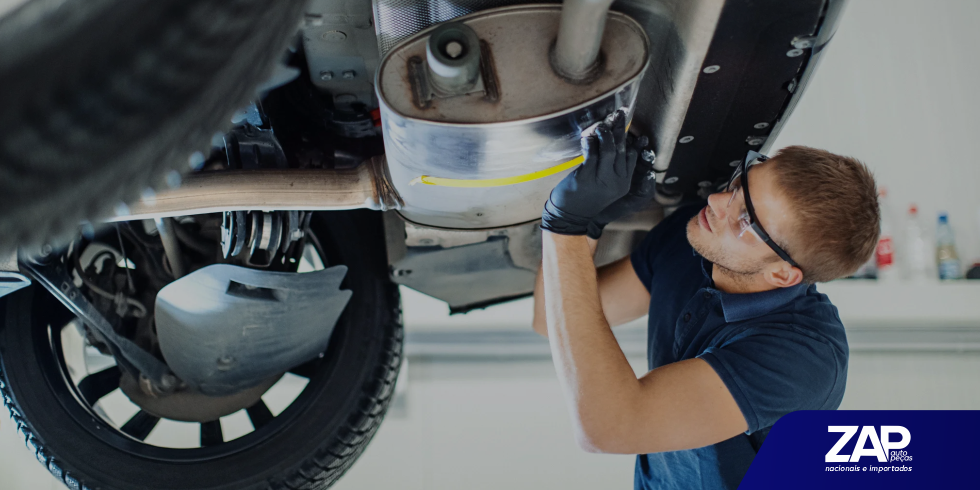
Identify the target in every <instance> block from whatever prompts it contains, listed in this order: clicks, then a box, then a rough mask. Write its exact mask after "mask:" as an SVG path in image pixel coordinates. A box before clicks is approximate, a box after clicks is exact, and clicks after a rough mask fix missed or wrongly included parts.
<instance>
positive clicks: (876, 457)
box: [738, 410, 980, 490]
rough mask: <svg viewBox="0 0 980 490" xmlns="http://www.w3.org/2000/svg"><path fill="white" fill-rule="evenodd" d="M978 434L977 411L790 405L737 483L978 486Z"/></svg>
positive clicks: (749, 486) (747, 486) (747, 488)
mask: <svg viewBox="0 0 980 490" xmlns="http://www.w3.org/2000/svg"><path fill="white" fill-rule="evenodd" d="M978 441H980V411H939V410H936V411H927V410H909V411H898V410H895V411H889V410H868V411H861V410H853V411H851V410H837V411H830V410H827V411H800V412H793V413H791V414H789V415H786V416H784V417H783V418H781V419H779V421H778V422H776V424H775V425H773V427H772V430H771V431H770V432H769V435H768V436H766V441H765V442H764V443H763V444H762V447H761V448H760V449H759V453H758V454H757V455H756V457H755V460H753V461H752V466H751V467H749V470H748V472H747V473H746V474H745V478H743V479H742V484H741V485H739V487H738V488H739V490H756V489H770V488H779V489H783V488H794V489H808V488H814V489H826V488H834V489H848V488H856V489H862V490H866V489H868V488H888V489H896V490H897V489H905V488H914V489H920V488H980V483H978V482H977V481H978V480H977V475H976V472H975V470H974V469H975V468H976V467H977V461H976V456H974V455H973V454H972V453H973V447H972V446H973V444H974V443H976V442H978Z"/></svg>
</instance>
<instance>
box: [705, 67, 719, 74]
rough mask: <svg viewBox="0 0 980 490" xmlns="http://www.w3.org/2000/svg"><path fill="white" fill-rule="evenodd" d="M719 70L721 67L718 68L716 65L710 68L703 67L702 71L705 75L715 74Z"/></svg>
mask: <svg viewBox="0 0 980 490" xmlns="http://www.w3.org/2000/svg"><path fill="white" fill-rule="evenodd" d="M720 69H721V67H720V66H718V65H711V66H706V67H704V70H703V71H704V72H705V73H714V72H716V71H718V70H720Z"/></svg>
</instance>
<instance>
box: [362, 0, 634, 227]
mask: <svg viewBox="0 0 980 490" xmlns="http://www.w3.org/2000/svg"><path fill="white" fill-rule="evenodd" d="M602 3H603V2H594V1H584V0H575V1H572V2H566V5H565V7H564V12H565V14H563V8H562V7H560V6H552V5H531V6H511V7H502V8H497V9H492V10H485V11H481V12H477V13H474V14H471V15H467V16H464V17H461V18H458V19H455V20H454V21H453V22H450V23H443V24H440V25H436V26H433V27H431V28H429V29H426V30H424V31H421V32H419V33H418V34H416V35H414V36H412V37H410V38H408V39H406V40H405V41H403V42H402V43H401V44H399V45H397V46H395V47H393V48H392V49H391V50H390V51H389V52H388V54H387V55H386V56H385V58H384V59H383V60H382V62H381V66H380V68H379V71H378V75H377V83H376V86H377V91H378V98H379V100H380V104H381V119H382V129H383V131H384V136H385V149H386V157H387V163H388V170H389V174H390V177H391V184H392V185H393V186H394V188H395V189H396V190H397V192H398V194H399V195H400V196H401V198H402V199H403V201H404V206H402V207H401V209H400V210H399V212H400V213H401V214H402V215H403V216H404V217H405V218H406V219H408V220H410V221H413V222H415V223H419V224H423V225H428V226H436V227H444V228H469V229H473V228H491V227H500V226H507V225H512V224H516V223H521V222H526V221H530V220H533V219H536V218H538V217H539V216H540V214H541V207H542V205H543V204H544V201H545V200H546V199H547V197H548V193H549V192H550V191H551V189H552V188H553V187H554V186H555V184H557V183H558V181H559V180H561V178H562V177H564V175H565V174H567V173H568V172H569V171H570V170H571V169H573V168H574V167H575V166H576V165H578V164H579V163H581V162H582V157H581V147H580V138H581V134H582V131H583V130H585V129H587V128H589V127H590V126H592V125H593V124H595V123H597V122H598V121H600V120H602V119H603V118H604V117H605V116H607V115H608V114H610V113H611V112H613V111H615V110H617V109H625V110H626V111H627V112H628V114H629V115H630V116H632V111H633V106H634V103H635V101H636V95H637V89H638V86H639V82H640V79H641V78H642V76H643V73H644V70H645V69H646V66H647V60H648V49H649V47H648V44H649V42H648V40H647V36H646V34H645V33H644V31H643V29H642V28H641V27H640V25H639V24H637V23H636V22H635V21H633V20H632V19H630V18H629V17H627V16H625V15H623V14H619V13H616V12H609V13H608V15H607V14H606V11H607V8H608V2H604V6H603V5H601V4H602ZM583 5H585V7H583ZM596 12H599V14H601V15H597V14H596ZM563 17H564V18H567V19H573V21H572V22H576V23H577V25H578V26H583V27H582V29H584V31H585V32H582V33H581V37H580V38H577V39H576V38H575V33H576V32H577V31H578V28H577V27H576V26H575V25H571V26H570V25H569V24H567V23H566V24H562V22H564V20H563ZM575 19H577V20H575ZM560 26H561V27H560ZM590 26H591V27H590ZM603 27H604V29H603ZM562 31H564V32H566V34H565V35H564V36H562V35H561V34H560V32H562ZM556 40H557V41H556ZM590 40H591V42H590ZM600 40H601V43H600V42H599V41H600ZM589 53H593V54H591V55H590V54H589ZM589 56H592V59H589Z"/></svg>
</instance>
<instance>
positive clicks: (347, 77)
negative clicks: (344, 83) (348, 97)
mask: <svg viewBox="0 0 980 490" xmlns="http://www.w3.org/2000/svg"><path fill="white" fill-rule="evenodd" d="M340 76H342V77H344V80H351V79H353V78H354V77H356V76H357V72H356V71H354V70H346V71H344V73H342V74H341V75H340Z"/></svg>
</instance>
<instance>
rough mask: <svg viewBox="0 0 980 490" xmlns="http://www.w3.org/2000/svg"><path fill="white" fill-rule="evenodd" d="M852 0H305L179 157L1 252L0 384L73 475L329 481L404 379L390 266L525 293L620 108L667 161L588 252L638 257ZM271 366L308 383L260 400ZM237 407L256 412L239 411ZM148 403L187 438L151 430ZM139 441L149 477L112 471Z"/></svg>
mask: <svg viewBox="0 0 980 490" xmlns="http://www.w3.org/2000/svg"><path fill="white" fill-rule="evenodd" d="M610 4H611V9H610ZM843 6H844V2H843V0H802V1H795V2H784V1H779V0H765V1H749V0H699V1H686V0H660V1H647V0H620V1H616V2H614V3H612V2H610V1H593V0H567V1H565V2H564V4H562V3H540V2H538V3H527V2H520V1H513V0H431V1H411V0H374V1H373V2H372V1H370V0H347V1H340V0H313V1H311V2H309V3H308V4H306V5H305V6H302V9H301V10H302V15H301V18H300V29H299V33H298V35H296V36H294V37H293V38H292V39H293V40H292V41H291V44H290V46H289V49H288V51H287V53H286V55H285V56H282V57H281V58H280V61H279V62H278V63H277V64H276V66H275V68H274V69H273V70H272V71H271V75H270V76H268V77H265V79H266V81H265V82H263V83H261V84H260V86H259V92H258V93H259V96H258V97H255V98H254V99H253V100H252V101H251V103H249V104H248V105H247V106H246V107H243V108H240V109H239V110H238V111H237V112H236V113H235V114H234V116H233V117H232V119H231V126H230V127H226V128H224V129H223V130H222V131H221V132H219V133H218V134H216V135H215V136H214V137H213V138H211V146H210V148H209V149H204V150H202V151H198V152H196V153H193V154H192V155H191V156H190V158H189V160H187V163H188V164H189V167H190V169H191V170H190V172H189V173H184V174H181V173H174V172H161V176H162V178H163V179H164V182H165V185H160V186H155V187H148V188H146V189H144V190H143V191H142V192H140V194H139V195H140V197H139V199H136V200H130V201H129V202H128V203H127V204H126V205H117V206H116V207H115V208H114V213H112V215H111V216H103V217H102V218H101V219H99V220H95V219H92V221H91V222H87V223H85V224H84V225H83V226H82V227H81V230H80V231H79V232H77V233H74V234H71V235H70V236H68V238H66V239H61V240H51V241H49V242H48V243H46V244H44V245H43V246H38V247H28V246H23V247H21V248H20V251H19V252H18V253H17V254H5V255H3V257H4V259H3V261H0V297H2V299H0V313H2V316H0V319H2V321H3V322H4V323H3V327H2V328H0V361H2V362H0V374H2V380H3V381H2V382H0V391H2V394H3V396H4V401H5V404H6V405H7V406H8V408H10V409H11V413H12V415H13V416H14V420H15V422H16V423H18V426H19V427H20V428H21V431H22V433H23V434H24V435H25V437H26V438H27V440H28V443H29V445H31V447H32V448H33V450H34V451H35V452H36V453H37V456H38V459H39V460H41V462H42V463H43V464H45V465H47V466H48V467H49V469H51V471H52V472H53V473H55V474H56V476H59V478H61V479H62V480H63V481H65V482H66V483H67V484H68V485H69V486H71V485H73V484H74V485H75V487H74V488H132V487H134V486H140V487H143V488H232V487H234V488H299V487H300V486H302V485H310V488H326V486H329V485H330V484H332V483H333V482H334V481H335V480H336V479H337V478H339V477H340V476H341V475H342V474H343V472H344V471H346V469H347V468H348V467H349V466H350V464H353V461H354V460H355V459H356V458H357V456H358V455H359V454H360V452H361V451H363V450H364V447H365V446H366V445H367V443H368V442H369V441H370V438H371V436H372V435H373V434H374V431H375V430H376V429H377V426H378V424H380V422H381V418H382V417H383V415H384V412H385V410H386V408H387V404H388V402H389V401H390V397H391V393H392V392H393V387H394V382H395V377H396V376H397V373H398V366H399V364H400V360H401V342H402V333H401V325H400V318H399V303H398V293H397V287H398V286H407V287H409V288H412V289H414V290H417V291H420V292H422V293H425V294H427V295H429V296H432V297H434V298H437V299H439V300H442V301H444V302H445V303H446V304H447V305H448V307H449V310H450V312H451V313H454V314H456V313H466V312H467V311H470V310H473V309H479V308H486V307H488V306H491V305H494V304H498V303H502V302H506V301H510V300H514V299H518V298H522V297H526V296H528V295H530V294H531V293H532V291H533V289H534V282H535V277H536V273H537V271H538V267H539V264H540V261H541V230H540V219H539V218H540V215H541V207H542V205H543V203H544V201H545V200H546V199H547V197H548V194H549V192H550V190H551V189H552V188H553V187H554V185H555V184H556V183H557V182H558V181H560V180H561V178H563V177H564V176H565V175H567V174H568V173H569V172H571V171H572V170H573V169H574V168H575V166H576V165H577V164H578V163H580V162H581V161H582V159H581V147H580V142H579V140H580V138H581V137H582V135H583V134H584V133H587V132H589V131H590V130H591V128H592V127H594V126H595V125H596V124H597V123H599V122H600V121H602V120H603V119H604V118H606V117H607V116H608V115H609V114H611V113H612V112H613V111H616V110H623V111H625V112H626V113H627V114H628V116H629V118H630V119H629V120H630V123H629V129H628V131H629V132H630V133H631V134H633V135H634V136H635V137H637V138H639V137H643V138H644V139H645V140H646V141H648V145H647V146H646V147H645V148H644V149H643V151H642V152H641V158H643V159H644V160H645V161H647V162H649V163H651V164H652V167H653V171H652V172H651V173H650V175H648V176H647V178H650V179H655V180H656V182H657V186H656V189H657V193H656V198H655V199H654V200H653V201H651V202H650V203H649V206H648V207H647V209H646V210H644V211H642V212H638V213H635V214H634V215H631V216H628V217H626V218H624V219H621V220H619V221H616V222H613V223H611V224H610V225H609V226H608V227H607V228H606V232H605V233H604V234H603V236H602V238H601V240H600V242H599V246H598V253H597V255H596V263H597V264H599V265H602V264H606V263H610V262H613V261H615V260H618V259H620V258H622V257H625V256H626V255H627V254H629V252H630V251H631V250H632V249H633V248H634V247H635V246H636V244H637V243H638V242H639V240H641V239H642V237H643V236H644V234H645V233H646V232H647V231H648V230H649V229H650V228H652V227H653V226H654V225H655V224H656V223H657V222H658V221H659V220H660V219H661V218H662V217H663V216H664V213H665V212H670V211H671V210H672V209H673V208H675V207H677V206H679V205H682V204H684V203H690V202H695V201H698V200H701V199H704V198H705V197H707V195H708V194H710V193H712V192H715V191H717V190H718V189H720V188H721V187H723V186H724V185H725V184H727V179H728V177H729V175H730V174H731V171H732V167H733V166H734V165H737V164H738V163H739V162H741V160H742V159H743V158H744V156H745V154H746V152H747V151H749V150H755V151H760V152H765V151H766V150H767V149H769V148H770V146H771V145H772V142H773V141H774V139H775V136H776V135H778V134H779V131H780V129H781V128H782V126H783V125H784V124H785V122H786V120H787V118H788V117H789V116H790V114H791V113H792V111H793V108H794V107H795V105H796V103H797V101H798V100H799V98H800V97H801V96H802V95H803V93H804V90H805V88H806V85H807V82H808V81H809V80H810V78H811V77H812V76H813V74H814V71H815V70H816V67H817V64H818V62H819V59H820V57H821V55H822V50H823V49H824V47H825V46H826V45H827V43H828V42H829V41H830V39H831V38H832V37H833V33H834V30H835V28H836V25H837V22H838V19H839V16H840V15H841V12H842V9H843ZM0 27H2V26H0ZM0 34H2V29H0ZM0 68H2V67H0ZM226 126H227V125H226ZM211 129H214V128H211ZM529 321H530V319H529ZM37 386H41V388H36V387H37ZM282 386H292V387H294V388H295V390H294V391H295V393H294V395H293V396H292V398H291V401H290V402H288V403H287V404H286V406H285V408H281V409H276V410H273V409H272V408H270V406H269V404H268V403H267V397H266V398H263V397H264V396H266V395H267V394H268V393H270V392H271V391H270V390H274V389H278V388H276V387H282ZM296 387H298V388H296ZM42 388H43V389H42ZM49 388H50V389H49ZM116 390H119V391H118V392H117V391H116ZM113 393H121V394H122V395H123V396H124V397H125V399H126V400H128V402H127V403H129V404H130V405H131V406H132V407H134V408H133V410H134V412H133V413H132V414H130V415H129V416H128V417H125V419H120V418H119V416H113V415H112V414H110V413H109V412H108V411H107V410H106V408H105V407H106V406H107V405H106V403H107V402H105V401H103V400H106V399H107V397H109V396H110V395H112V394H113ZM48 406H54V407H57V409H51V410H48V409H46V408H44V407H48ZM312 411H316V412H312ZM45 412H47V413H46V414H45ZM236 413H242V414H245V416H247V417H248V419H249V420H250V423H251V429H252V430H251V431H248V433H246V434H244V435H239V436H237V437H235V438H232V437H227V434H223V433H222V425H221V423H220V420H222V417H228V416H232V415H234V414H236ZM313 413H316V414H318V415H312V414H313ZM161 420H163V421H168V420H169V421H176V422H181V423H187V424H196V425H198V426H199V432H198V435H199V437H198V439H197V440H194V441H191V442H190V443H188V445H184V446H179V447H173V446H170V447H164V446H160V445H157V444H156V443H154V442H153V438H152V437H151V436H152V435H153V433H154V430H155V429H157V431H158V432H159V429H158V425H159V424H160V423H161ZM161 427H162V426H161ZM64 434H75V435H72V436H71V437H69V438H68V439H71V438H75V439H74V441H68V440H66V438H65V436H64ZM310 437H315V438H317V442H316V443H308V439H309V438H310ZM284 448H288V449H284ZM277 450H278V451H280V452H279V453H276V455H275V456H271V455H270V451H277ZM86 452H98V453H100V454H105V455H107V456H106V457H105V458H103V459H105V461H104V462H103V463H104V464H101V463H100V464H101V466H100V464H93V465H91V466H86V465H85V464H83V461H85V459H86V456H85V453H86ZM134 459H140V460H141V461H144V463H139V464H138V465H136V466H134V468H135V469H134V470H133V471H134V472H153V474H155V475H157V476H158V478H157V480H155V481H154V482H147V481H146V479H145V478H143V477H141V476H139V475H137V474H136V473H133V474H128V475H126V474H123V475H119V474H118V473H116V474H113V471H112V470H111V468H112V467H113V465H114V464H117V463H119V464H122V463H124V462H126V461H131V460H134ZM277 460H278V461H281V462H282V464H281V465H280V466H281V468H280V467H276V468H273V466H276V465H275V464H273V463H275V461H277ZM269 461H272V462H269ZM134 464H135V463H134ZM231 464H234V465H237V466H235V467H236V468H249V469H248V470H236V471H240V478H239V481H236V482H235V483H234V485H232V487H228V486H222V485H229V483H227V481H224V482H223V481H222V480H220V479H218V478H216V477H214V475H211V473H213V472H215V471H217V472H218V473H220V471H221V469H222V468H227V467H228V466H227V465H231ZM181 468H183V469H181ZM110 475H112V476H110ZM86 485H87V486H86ZM304 488H306V487H304Z"/></svg>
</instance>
